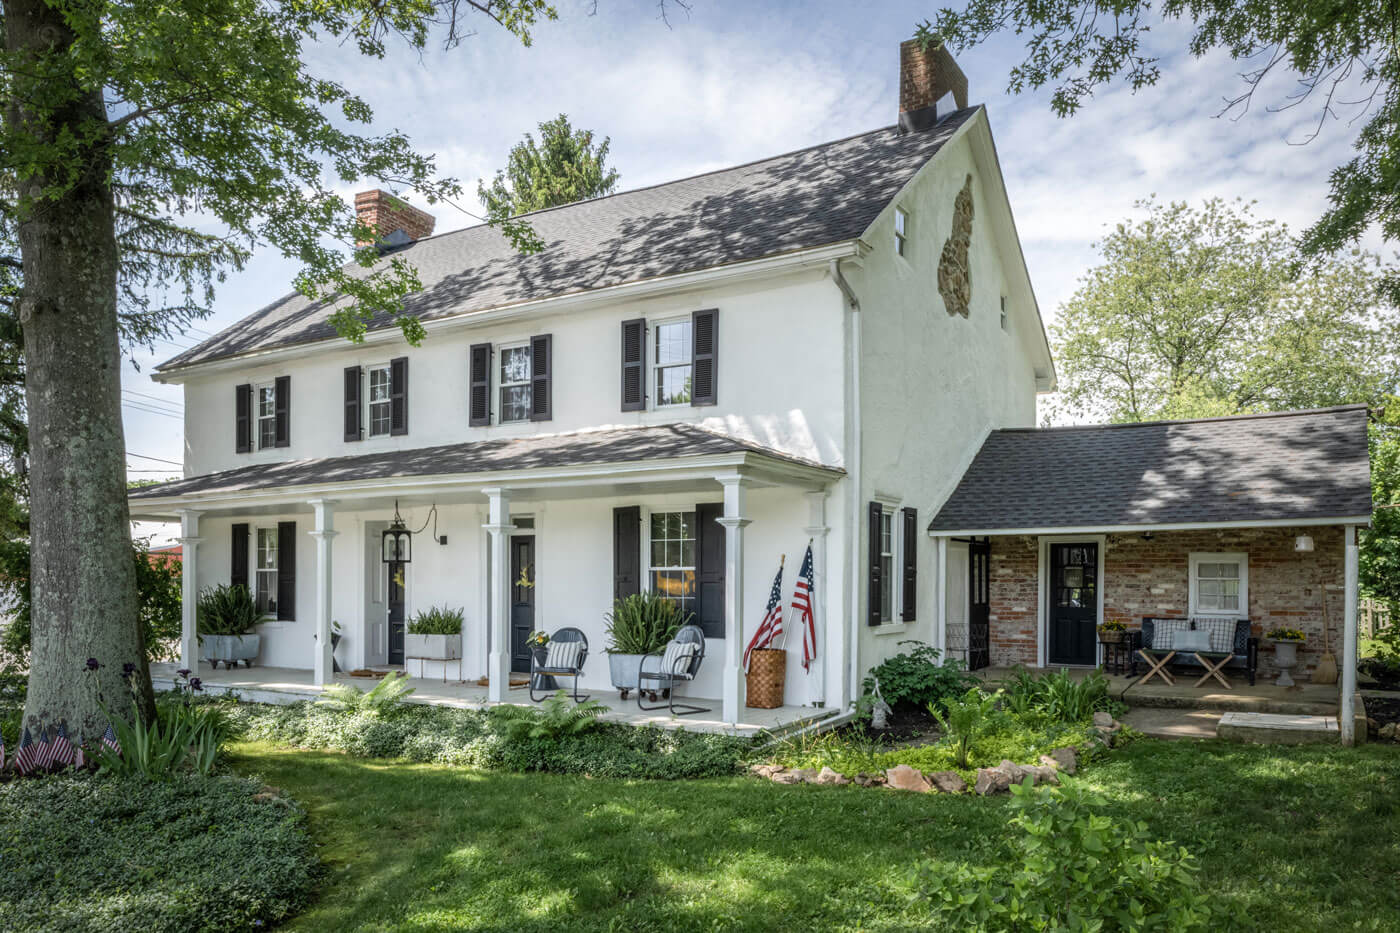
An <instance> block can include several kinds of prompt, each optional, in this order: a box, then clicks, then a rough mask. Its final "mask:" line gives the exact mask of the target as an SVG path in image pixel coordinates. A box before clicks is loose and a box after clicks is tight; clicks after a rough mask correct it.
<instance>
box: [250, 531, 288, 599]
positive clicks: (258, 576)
mask: <svg viewBox="0 0 1400 933" xmlns="http://www.w3.org/2000/svg"><path fill="white" fill-rule="evenodd" d="M278 530H279V529H278V526H277V525H275V524H274V525H254V526H253V527H252V533H251V534H250V535H249V536H248V537H249V538H251V539H252V540H251V541H250V542H249V543H250V545H251V547H252V551H253V553H252V554H251V555H249V557H250V560H249V566H250V567H252V569H253V601H254V602H257V599H258V593H259V592H260V590H259V587H261V586H262V575H263V574H264V573H268V572H269V571H266V570H263V569H261V568H260V567H259V566H258V539H259V538H261V537H262V533H263V532H264V531H266V532H268V533H269V534H271V535H272V540H273V541H274V542H276V544H275V546H276V547H277V548H278V552H277V566H276V567H274V568H272V570H271V571H270V572H271V573H272V574H273V575H274V576H273V578H272V579H273V589H274V591H275V590H277V588H278V586H279V584H280V581H279V580H278V577H277V576H276V575H277V574H280V573H281V572H282V553H281V541H280V540H278ZM272 598H273V599H276V598H277V593H276V592H274V593H273V594H272ZM279 610H280V607H279ZM270 621H272V622H277V621H283V622H285V621H287V620H285V619H281V620H279V619H278V618H277V612H276V611H274V612H272V613H271V619H270Z"/></svg>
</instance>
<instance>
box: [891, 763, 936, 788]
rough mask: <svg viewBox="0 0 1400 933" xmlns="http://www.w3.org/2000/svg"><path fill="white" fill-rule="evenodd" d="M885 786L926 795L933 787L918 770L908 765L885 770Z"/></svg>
mask: <svg viewBox="0 0 1400 933" xmlns="http://www.w3.org/2000/svg"><path fill="white" fill-rule="evenodd" d="M885 786H886V787H891V788H894V789H895V790H912V791H918V792H919V793H927V792H928V791H929V790H930V788H931V787H932V786H933V785H931V784H929V782H928V778H926V777H924V775H923V772H921V771H920V770H919V769H918V768H911V767H909V766H908V765H895V766H894V767H893V768H887V769H885Z"/></svg>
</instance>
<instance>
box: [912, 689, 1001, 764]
mask: <svg viewBox="0 0 1400 933" xmlns="http://www.w3.org/2000/svg"><path fill="white" fill-rule="evenodd" d="M1000 699H1001V691H1000V690H998V691H997V692H996V693H987V692H986V691H985V690H983V689H982V688H981V687H972V688H971V689H969V690H968V691H967V692H966V693H964V694H963V695H962V696H961V697H944V698H943V699H942V701H941V703H942V706H943V711H942V712H940V711H939V709H938V706H937V705H935V704H933V703H930V704H929V705H928V711H929V712H930V713H931V714H933V718H934V719H936V720H938V725H939V726H940V727H942V729H943V734H944V736H945V737H946V738H947V739H948V741H949V742H951V743H952V746H953V760H954V761H955V762H957V765H958V767H959V768H966V767H967V766H968V753H969V752H970V751H971V749H972V743H973V742H975V741H977V739H978V738H979V737H981V736H982V735H983V734H984V733H986V732H988V731H989V730H990V727H991V724H992V723H991V719H992V711H993V710H994V709H996V705H997V701H998V700H1000Z"/></svg>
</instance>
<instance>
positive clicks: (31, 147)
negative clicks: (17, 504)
mask: <svg viewBox="0 0 1400 933" xmlns="http://www.w3.org/2000/svg"><path fill="white" fill-rule="evenodd" d="M0 11H3V12H2V14H0V15H3V28H4V34H5V44H4V50H3V52H0V105H2V106H3V119H4V122H3V127H0V237H3V238H5V239H8V240H9V242H11V243H13V244H14V245H15V246H17V250H14V251H7V250H4V242H5V239H0V266H4V267H5V268H7V269H9V270H13V271H14V272H17V273H18V274H19V287H18V290H17V291H14V290H12V291H9V292H6V291H4V290H2V289H0V302H3V304H4V308H5V311H6V313H7V314H11V315H12V316H13V319H14V321H16V322H17V323H18V325H19V326H20V327H22V329H23V358H24V365H25V409H26V411H27V416H28V424H29V444H30V470H29V483H30V511H31V516H30V529H31V537H32V557H31V569H32V574H31V584H32V612H33V618H32V623H33V646H32V654H31V659H30V663H31V668H30V671H31V673H30V687H29V693H28V698H27V701H26V706H25V722H26V724H30V725H36V724H43V725H48V724H50V723H53V722H55V721H57V720H59V719H66V720H67V722H68V729H69V734H70V735H76V736H78V737H80V738H91V737H93V736H94V735H95V734H96V733H98V732H100V731H101V729H102V728H104V726H105V722H104V719H103V716H102V713H101V711H100V709H99V707H98V699H99V696H105V697H106V698H107V700H108V702H109V703H110V702H116V698H118V697H120V696H122V695H123V693H124V691H125V685H124V684H123V682H122V680H121V670H122V665H123V664H125V663H131V664H134V665H136V671H137V675H136V684H137V688H138V689H137V694H138V705H139V706H141V707H142V708H143V709H144V710H145V711H146V712H149V711H150V709H151V705H152V701H151V692H150V679H149V674H148V671H147V668H146V660H145V652H144V651H143V650H142V643H141V632H140V628H139V626H138V622H137V618H138V615H137V605H136V578H135V572H134V569H133V562H132V558H131V553H132V552H131V540H130V529H129V513H128V509H127V501H126V481H125V468H124V443H123V434H122V422H121V410H120V375H119V374H120V364H121V349H120V347H121V341H122V339H123V336H124V335H125V336H127V337H129V338H130V337H134V338H136V339H138V340H139V339H141V338H142V337H143V335H144V336H145V337H147V338H149V336H151V335H154V334H159V333H164V332H166V331H167V330H170V329H178V328H179V327H181V326H182V325H183V324H184V323H185V322H186V321H188V320H190V319H191V318H198V317H200V316H202V315H204V314H205V313H207V309H208V307H209V302H210V294H211V293H210V288H211V286H212V285H213V284H215V283H216V282H217V281H218V279H219V278H220V276H222V275H223V273H224V271H225V270H227V269H229V268H230V267H236V266H238V264H239V263H241V262H242V261H243V259H244V258H245V257H246V256H247V255H248V252H249V251H250V250H251V249H252V248H254V247H259V246H267V247H270V248H273V249H277V250H279V251H281V252H282V253H284V254H286V255H289V256H292V257H295V258H297V259H298V260H300V261H301V262H302V263H303V267H304V268H303V271H302V273H301V274H300V275H299V277H298V279H297V287H298V288H300V289H301V290H302V291H303V292H305V293H307V294H308V295H311V296H314V297H320V298H331V297H333V296H334V297H336V301H337V310H336V312H335V315H334V323H335V325H336V327H337V328H338V330H339V331H340V332H341V333H342V334H344V335H345V336H347V337H349V338H351V339H359V338H360V337H362V335H363V333H364V331H365V326H366V322H367V320H368V319H369V317H370V316H371V315H373V314H375V313H377V312H386V313H389V314H392V315H395V316H396V318H397V320H398V322H399V324H400V325H401V326H402V328H403V331H404V333H405V335H406V336H407V337H408V339H409V340H410V341H417V340H418V339H420V337H421V335H422V327H421V325H419V324H418V322H417V321H416V320H414V319H412V318H411V317H408V316H406V315H404V314H403V304H402V297H403V296H404V295H405V294H407V293H408V292H410V291H412V290H413V289H415V288H417V287H418V280H417V277H416V275H415V274H414V271H413V269H412V267H410V266H408V265H407V264H405V263H404V262H403V261H402V260H401V259H398V258H389V259H381V258H380V257H379V255H378V253H377V251H376V250H375V249H374V248H373V247H366V248H360V249H356V248H355V247H354V244H355V243H356V242H358V241H361V240H365V239H372V236H370V234H371V231H368V230H365V229H364V228H362V227H361V226H360V225H358V224H357V222H356V220H355V217H354V214H353V212H352V211H351V209H350V207H349V206H348V205H347V204H346V203H345V202H344V201H343V200H342V199H341V198H340V197H339V196H338V195H337V193H336V191H335V190H334V187H333V186H334V185H335V184H337V183H349V182H359V181H360V180H362V179H373V180H374V181H376V182H378V183H379V184H381V185H384V186H386V187H390V188H392V189H394V190H396V191H399V192H403V193H408V192H414V193H415V194H416V195H417V196H419V197H421V198H423V199H425V200H426V201H428V202H429V203H433V202H435V201H437V200H439V199H444V198H455V197H457V196H458V195H459V194H460V187H459V185H457V183H456V182H455V181H453V180H451V179H443V178H439V177H437V175H436V172H435V167H434V164H433V160H432V158H431V157H430V156H426V155H423V154H420V153H418V152H416V151H414V149H413V148H412V147H411V145H410V144H409V141H408V139H407V138H406V137H405V136H404V135H403V134H401V133H397V132H391V133H387V134H379V135H375V134H371V133H368V132H366V131H364V130H363V129H362V128H364V127H367V126H368V125H370V123H371V120H372V116H373V115H372V113H371V112H370V109H369V107H368V106H366V104H365V102H364V101H363V100H361V99H360V98H358V97H356V96H355V95H354V94H353V93H352V92H351V91H350V90H349V89H348V88H346V87H345V86H344V85H342V84H340V83H338V82H337V81H334V80H330V79H328V78H325V77H321V76H318V75H317V74H314V73H313V72H312V71H311V70H310V69H309V68H308V67H307V66H306V65H305V64H303V61H302V57H301V52H302V48H303V45H304V44H306V43H307V42H310V41H313V40H316V41H323V42H329V43H332V44H336V43H338V44H341V45H345V46H348V47H349V48H351V49H355V50H358V51H359V52H360V53H361V54H363V55H366V56H370V57H379V56H383V55H384V54H386V51H387V45H386V43H387V42H388V41H390V40H391V39H393V40H396V41H401V42H402V43H404V44H405V45H407V46H408V47H409V48H410V50H411V49H413V48H422V47H424V46H425V45H426V44H427V43H428V42H429V41H436V40H437V39H438V38H441V39H442V40H443V41H445V43H446V44H448V45H449V46H450V45H452V44H455V43H456V42H458V41H459V40H460V39H461V38H462V37H463V36H465V35H467V34H468V33H469V32H470V30H471V28H472V24H471V21H472V19H473V18H480V19H482V20H483V21H484V20H486V19H489V20H494V21H495V22H497V23H499V24H500V25H501V26H502V27H504V28H505V29H507V30H509V31H510V32H511V33H514V34H515V35H516V36H518V37H519V38H520V39H521V40H522V41H524V42H526V43H527V44H528V42H529V40H530V31H531V29H532V28H533V27H534V26H535V24H536V23H537V22H539V21H540V20H541V19H543V18H554V16H555V12H554V9H553V8H552V7H551V6H549V5H548V3H547V2H546V0H342V2H338V3H331V4H318V3H307V2H305V0H266V2H257V0H198V2H195V0H161V2H153V0H127V2H121V3H106V2H97V0H3V6H0ZM211 226H212V227H213V228H216V229H217V230H218V232H217V233H213V234H211V233H208V232H204V231H207V230H208V229H210V228H211ZM352 255H353V258H354V262H353V263H352V264H350V265H349V266H347V265H346V259H347V257H349V256H352ZM152 286H158V288H156V289H155V293H156V294H168V293H171V292H172V291H173V293H174V294H175V296H176V300H175V301H174V302H172V303H171V304H169V305H168V306H167V305H163V304H161V303H159V302H152V301H149V300H148V295H150V294H151V293H152V288H151V287H152ZM89 657H92V658H96V659H97V660H98V661H99V662H100V663H101V664H102V665H103V666H102V667H101V668H99V670H98V672H97V674H96V676H91V677H84V676H79V672H80V668H81V667H82V665H83V663H84V661H85V659H87V658H89Z"/></svg>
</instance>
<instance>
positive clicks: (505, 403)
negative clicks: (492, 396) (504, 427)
mask: <svg viewBox="0 0 1400 933" xmlns="http://www.w3.org/2000/svg"><path fill="white" fill-rule="evenodd" d="M499 379H500V387H501V407H500V409H499V411H500V422H501V424H508V423H511V422H515V421H529V420H530V401H531V399H530V379H531V367H530V345H529V344H521V345H520V346H518V347H501V367H500V376H499Z"/></svg>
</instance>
